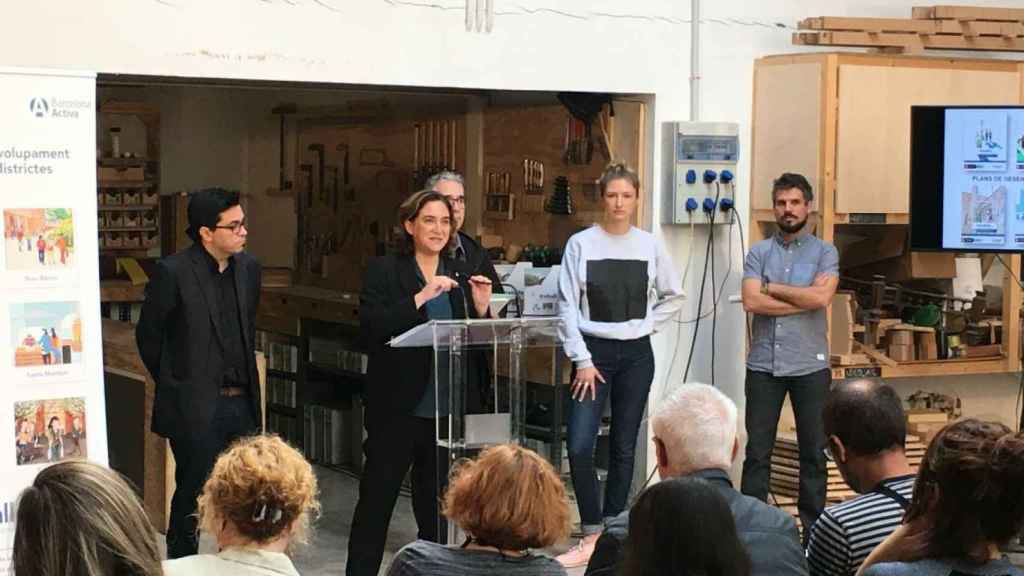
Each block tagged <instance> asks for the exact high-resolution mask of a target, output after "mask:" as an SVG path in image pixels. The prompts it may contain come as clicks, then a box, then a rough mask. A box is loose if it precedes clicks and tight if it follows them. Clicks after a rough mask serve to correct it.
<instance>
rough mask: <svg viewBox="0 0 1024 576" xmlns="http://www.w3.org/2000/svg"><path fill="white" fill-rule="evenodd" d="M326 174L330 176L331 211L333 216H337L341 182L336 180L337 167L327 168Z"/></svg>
mask: <svg viewBox="0 0 1024 576" xmlns="http://www.w3.org/2000/svg"><path fill="white" fill-rule="evenodd" d="M327 170H328V172H329V173H330V174H331V210H332V211H333V212H334V215H335V216H337V215H338V196H340V195H341V182H339V180H338V167H337V166H328V167H327Z"/></svg>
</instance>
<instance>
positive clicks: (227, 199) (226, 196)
mask: <svg viewBox="0 0 1024 576" xmlns="http://www.w3.org/2000/svg"><path fill="white" fill-rule="evenodd" d="M239 198H240V194H239V193H238V191H237V190H225V189H224V188H205V189H203V190H198V191H196V192H193V193H191V194H189V199H188V208H187V210H186V213H187V215H188V228H187V229H186V230H185V233H186V234H187V235H188V237H189V238H191V239H192V241H193V242H195V243H196V244H199V243H200V238H199V229H200V228H203V227H206V228H209V229H210V230H213V227H214V226H216V225H217V222H219V221H220V215H221V213H222V212H224V211H225V210H227V209H229V208H232V207H234V206H238V204H239V202H240V200H239Z"/></svg>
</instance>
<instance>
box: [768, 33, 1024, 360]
mask: <svg viewBox="0 0 1024 576" xmlns="http://www.w3.org/2000/svg"><path fill="white" fill-rule="evenodd" d="M1020 102H1024V63H1021V62H1014V61H1007V60H973V59H959V58H957V59H953V58H929V57H919V56H913V57H912V56H890V55H883V54H856V53H816V54H801V55H786V56H769V57H765V58H760V59H758V60H757V61H756V63H755V66H754V108H753V147H752V148H753V150H752V153H751V158H752V168H751V185H750V188H751V202H750V206H751V210H750V224H749V229H750V242H751V243H754V242H757V241H759V240H762V239H764V238H766V237H768V236H770V235H771V234H772V233H774V230H775V218H774V214H773V212H772V205H771V183H772V180H773V179H774V178H776V177H778V175H779V174H781V173H783V172H799V173H802V174H804V175H805V176H807V178H808V180H810V182H811V185H812V186H813V188H814V191H815V205H814V208H815V213H814V214H813V215H812V217H811V221H812V223H813V226H814V229H815V234H816V235H817V236H819V237H821V238H822V239H824V240H826V241H829V242H833V243H836V244H837V245H841V244H842V242H841V241H842V239H843V236H844V234H851V233H856V234H858V235H865V234H868V235H870V234H871V233H870V232H867V233H866V232H864V231H865V230H877V227H878V226H882V227H889V226H906V225H907V224H908V223H909V221H910V214H909V200H910V198H909V180H910V178H909V166H910V162H909V154H910V106H911V105H915V104H921V105H925V104H970V105H982V104H1002V105H1006V104H1014V103H1020ZM872 226H873V227H875V228H874V229H872V228H869V227H872ZM1004 260H1005V261H1006V262H1007V264H1008V265H1009V266H1010V268H1011V269H1012V270H1013V271H1014V273H1017V274H1018V277H1019V271H1020V260H1021V259H1020V256H1019V255H1014V256H1010V257H1008V258H1005V257H1004ZM842 262H843V254H842V250H841V251H840V264H841V265H842ZM1003 294H1004V301H1003V310H1002V325H1003V333H1002V334H1003V335H1002V345H1003V355H1002V356H999V357H994V358H977V359H972V358H965V359H954V360H942V361H912V362H904V363H901V364H899V365H898V366H879V365H877V364H872V365H862V366H843V367H835V368H833V377H834V378H845V377H850V376H851V375H859V374H858V370H859V371H860V372H861V373H864V375H867V373H868V372H871V375H878V376H881V377H913V376H933V375H948V374H961V375H962V374H991V373H1005V372H1016V371H1017V370H1018V369H1019V368H1020V352H1019V350H1020V323H1019V311H1020V307H1021V290H1020V288H1019V287H1018V286H1017V284H1016V283H1015V282H1014V281H1013V279H1012V278H1011V277H1010V275H1007V277H1006V280H1005V282H1004V284H1003Z"/></svg>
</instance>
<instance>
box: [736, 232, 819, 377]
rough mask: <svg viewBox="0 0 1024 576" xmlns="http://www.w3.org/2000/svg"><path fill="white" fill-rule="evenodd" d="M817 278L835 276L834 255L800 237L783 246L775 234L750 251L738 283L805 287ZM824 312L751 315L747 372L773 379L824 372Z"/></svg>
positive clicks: (810, 237) (816, 240)
mask: <svg viewBox="0 0 1024 576" xmlns="http://www.w3.org/2000/svg"><path fill="white" fill-rule="evenodd" d="M821 273H825V274H830V275H833V276H838V275H839V252H838V251H836V247H835V246H833V245H831V244H829V243H828V242H824V241H822V240H821V239H819V238H817V237H815V236H813V235H811V234H808V233H806V232H805V233H803V234H800V235H799V236H797V237H796V239H794V240H793V241H792V242H789V243H788V244H787V243H785V242H783V240H782V234H779V233H776V234H775V235H774V236H772V237H771V238H766V239H765V240H762V241H760V242H758V243H757V244H754V245H753V246H751V247H750V252H749V253H747V258H746V260H745V261H744V263H743V278H758V279H760V280H761V281H762V282H764V280H765V279H767V280H768V281H769V282H776V283H779V284H787V285H789V286H810V285H811V284H812V283H813V282H814V279H815V277H817V276H818V274H821ZM827 310H828V308H819V309H817V310H806V311H804V312H799V313H797V314H790V315H788V316H762V315H760V314H754V315H753V322H752V323H751V328H750V331H751V334H750V340H751V342H750V353H749V354H748V355H747V368H748V369H749V370H755V371H758V372H767V373H769V374H771V375H773V376H803V375H805V374H810V373H812V372H817V371H818V370H821V369H823V368H828V366H829V358H828V337H827V336H826V333H825V331H826V330H827V326H828V320H827V316H826V314H827Z"/></svg>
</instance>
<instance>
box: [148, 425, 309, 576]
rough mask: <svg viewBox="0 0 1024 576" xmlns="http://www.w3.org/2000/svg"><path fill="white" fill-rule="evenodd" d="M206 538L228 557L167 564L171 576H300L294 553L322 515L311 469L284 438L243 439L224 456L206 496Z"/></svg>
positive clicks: (202, 509)
mask: <svg viewBox="0 0 1024 576" xmlns="http://www.w3.org/2000/svg"><path fill="white" fill-rule="evenodd" d="M198 511H199V527H200V530H202V531H203V532H206V533H208V534H212V535H213V536H214V538H216V540H217V547H218V548H219V550H220V552H219V553H217V554H216V555H214V554H202V555H198V556H186V557H184V558H179V559H176V560H168V561H167V562H164V570H165V573H166V574H167V575H168V576H175V575H184V576H202V575H205V574H238V575H247V574H252V575H257V574H292V575H297V574H298V572H297V571H296V570H295V567H294V566H293V565H292V562H291V560H290V559H289V558H288V556H287V555H286V552H287V551H288V550H289V549H290V548H291V546H292V545H293V544H295V543H305V542H306V541H307V536H308V530H309V523H310V520H311V519H312V518H313V517H315V516H316V515H317V514H319V512H320V501H319V500H318V494H317V482H316V476H315V475H314V474H313V468H312V466H310V465H309V462H307V461H306V459H305V458H304V457H303V456H302V454H300V453H299V452H298V451H297V450H295V449H294V448H292V447H291V446H289V445H288V444H286V443H285V442H284V441H283V440H281V439H280V438H278V437H277V436H269V435H263V436H252V437H249V438H243V439H241V440H239V441H238V442H236V443H235V444H234V445H232V446H231V447H230V448H229V449H228V450H227V451H226V452H224V453H223V454H221V456H220V458H218V459H217V462H216V464H214V466H213V471H212V472H211V473H210V477H209V478H208V479H207V480H206V484H205V485H204V486H203V492H202V494H201V495H200V496H199V508H198Z"/></svg>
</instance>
